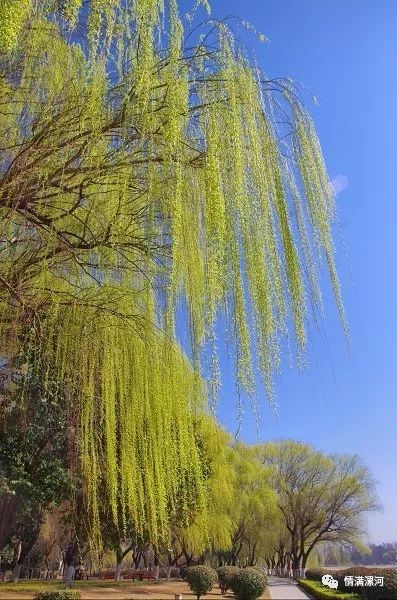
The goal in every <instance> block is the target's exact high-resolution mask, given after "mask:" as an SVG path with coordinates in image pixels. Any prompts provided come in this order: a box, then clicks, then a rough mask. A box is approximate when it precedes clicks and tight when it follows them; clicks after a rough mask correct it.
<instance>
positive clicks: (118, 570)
mask: <svg viewBox="0 0 397 600" xmlns="http://www.w3.org/2000/svg"><path fill="white" fill-rule="evenodd" d="M114 580H115V581H120V580H121V562H118V563H116V570H115V572H114Z"/></svg>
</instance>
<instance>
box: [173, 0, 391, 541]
mask: <svg viewBox="0 0 397 600" xmlns="http://www.w3.org/2000/svg"><path fill="white" fill-rule="evenodd" d="M183 4H185V3H183ZM212 7H213V13H214V15H215V16H218V17H220V16H225V15H226V14H229V13H234V14H236V15H238V16H240V17H242V18H244V19H246V20H248V21H250V22H251V23H252V24H253V25H255V27H256V28H257V29H258V30H260V31H261V32H263V33H264V34H265V35H266V36H267V37H268V38H269V43H266V44H258V45H257V46H256V52H257V56H258V62H259V64H260V66H261V67H262V68H263V69H264V70H265V72H266V73H267V74H268V75H269V76H271V77H275V76H290V77H292V78H293V79H295V80H296V81H298V82H301V83H303V84H305V85H306V86H307V87H308V88H309V89H310V90H311V91H312V92H313V93H314V94H315V95H316V96H317V98H318V99H319V102H320V104H319V106H315V105H314V104H313V105H311V106H310V105H309V106H310V108H311V113H312V115H313V117H314V119H315V123H316V126H317V130H318V133H319V137H320V140H321V143H322V147H323V151H324V154H325V158H326V162H327V166H328V170H329V173H330V176H331V179H334V181H335V185H336V186H339V190H340V191H339V194H338V198H337V200H338V214H339V232H338V231H336V246H337V251H338V256H337V260H338V267H339V271H340V275H341V280H342V284H343V292H344V299H345V303H346V308H347V312H348V318H349V323H350V328H351V345H352V358H351V359H349V356H348V354H347V352H346V346H345V344H344V340H343V334H342V332H341V328H340V326H339V324H338V320H337V316H336V311H335V307H334V305H333V303H332V299H331V297H330V294H329V292H326V315H325V319H324V323H323V327H322V332H320V333H318V332H316V331H314V330H313V331H312V332H311V340H310V347H309V351H308V358H309V363H310V369H308V370H307V371H299V370H298V369H297V368H290V367H289V365H288V361H287V360H286V361H285V362H284V367H283V372H282V374H281V376H280V377H279V378H278V380H277V401H278V405H279V409H278V417H277V419H276V418H275V416H274V413H273V412H272V410H271V409H270V407H269V406H268V405H267V403H266V400H265V399H264V398H263V399H262V421H263V423H262V428H261V432H260V437H261V439H266V440H267V439H275V438H294V439H298V440H302V441H305V442H309V443H312V444H314V445H315V446H316V447H318V448H321V449H323V450H325V451H329V452H335V451H338V452H350V453H358V454H360V455H361V456H362V457H363V458H364V460H365V461H366V463H367V464H368V465H369V467H370V468H371V470H372V472H373V474H374V476H375V478H376V480H377V481H378V495H379V497H380V500H381V502H382V504H383V507H384V510H383V513H381V514H378V515H375V516H371V517H370V518H369V521H368V531H369V538H370V541H374V542H377V543H379V542H381V541H397V506H396V504H397V503H396V498H397V468H396V454H397V453H396V446H397V435H396V431H397V405H396V393H397V372H396V365H395V356H396V351H395V345H396V338H397V324H396V308H397V278H396V261H397V253H396V233H395V231H396V222H397V201H396V192H395V190H396V185H395V176H396V166H397V147H396V139H397V113H396V107H397V11H396V4H395V2H394V1H392V0H378V1H377V2H373V1H372V0H321V1H319V0H250V1H249V2H247V1H246V0H244V1H243V0H231V1H227V2H226V1H225V0H212ZM307 100H308V101H310V100H309V98H307ZM342 188H344V189H342ZM342 239H344V242H345V244H343V243H342ZM323 281H324V289H325V290H327V282H326V277H325V276H324V278H323ZM221 363H222V371H223V387H222V392H221V402H220V407H219V419H220V421H221V422H222V423H223V424H225V425H226V426H227V427H228V428H229V429H231V430H235V428H236V412H235V410H234V411H233V410H232V409H231V406H232V405H233V404H234V402H235V393H234V384H233V381H232V378H231V376H230V372H229V367H228V365H227V362H226V358H225V356H223V355H222V356H221ZM241 435H242V437H243V439H245V440H247V441H255V439H256V431H255V422H254V419H253V418H252V416H251V415H250V412H249V409H248V408H247V412H246V414H245V416H244V424H243V428H242V434H241Z"/></svg>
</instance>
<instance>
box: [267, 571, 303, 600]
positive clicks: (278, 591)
mask: <svg viewBox="0 0 397 600" xmlns="http://www.w3.org/2000/svg"><path fill="white" fill-rule="evenodd" d="M268 584H269V591H270V597H271V598H272V600H273V599H275V600H277V599H278V600H295V599H296V600H301V599H302V598H311V596H309V595H308V594H307V593H306V592H304V591H303V590H302V588H300V587H298V584H297V583H295V581H293V580H292V579H282V578H280V577H269V580H268Z"/></svg>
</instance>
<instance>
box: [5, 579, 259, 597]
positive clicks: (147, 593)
mask: <svg viewBox="0 0 397 600" xmlns="http://www.w3.org/2000/svg"><path fill="white" fill-rule="evenodd" d="M50 585H51V584H48V586H49V588H50ZM45 586H46V584H45V583H44V582H40V583H39V584H31V585H29V584H28V583H25V582H21V583H19V584H1V583H0V600H32V599H33V597H34V594H35V593H36V592H37V591H39V587H40V591H42V590H43V589H45ZM29 588H30V589H29ZM74 589H77V590H79V591H80V593H81V598H82V600H141V599H142V600H143V599H144V598H145V599H146V600H171V599H172V600H174V599H175V594H182V598H183V600H193V599H194V598H195V595H194V594H192V592H191V591H190V589H189V587H188V585H187V584H186V583H185V582H183V581H170V582H159V583H143V584H139V585H137V584H133V583H128V582H120V583H117V584H115V583H114V582H111V581H109V582H104V581H101V582H95V581H92V582H83V583H82V584H80V583H76V585H75V586H74ZM221 598H224V599H225V600H226V599H229V598H234V596H233V594H226V595H225V596H222V595H221V592H220V590H219V588H218V587H215V588H214V589H213V590H212V592H211V594H207V595H206V596H205V597H203V600H215V599H217V600H220V599H221ZM261 598H262V599H268V598H270V595H269V594H268V591H266V592H265V594H264V595H263V596H261Z"/></svg>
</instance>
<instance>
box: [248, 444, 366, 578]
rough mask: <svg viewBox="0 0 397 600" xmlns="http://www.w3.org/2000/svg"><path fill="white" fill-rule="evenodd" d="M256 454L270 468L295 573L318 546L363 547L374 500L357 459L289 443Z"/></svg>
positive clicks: (304, 565) (266, 445)
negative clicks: (367, 521)
mask: <svg viewBox="0 0 397 600" xmlns="http://www.w3.org/2000/svg"><path fill="white" fill-rule="evenodd" d="M258 452H259V454H260V456H261V457H262V460H263V463H264V464H266V465H269V466H272V467H273V469H274V476H273V479H272V481H273V485H274V488H275V490H276V492H277V495H278V506H279V510H280V511H281V514H282V518H283V521H284V524H285V527H286V528H287V530H288V532H289V534H290V540H291V555H292V560H293V567H294V571H295V572H298V571H299V570H300V569H303V568H305V567H306V565H307V561H308V558H309V556H310V553H311V552H312V551H313V549H314V548H315V547H316V546H317V545H318V544H319V543H320V542H324V541H330V542H339V543H345V544H353V545H356V546H358V547H360V545H362V534H363V532H364V524H363V517H364V516H365V515H366V514H367V512H368V511H372V510H375V509H376V508H377V501H376V497H375V494H374V483H373V479H372V477H371V475H370V473H369V471H368V469H367V467H366V466H364V465H363V464H362V462H361V460H360V459H359V457H358V456H349V455H325V454H322V453H321V452H318V451H316V450H314V449H313V448H312V447H311V446H309V445H307V444H302V443H299V442H292V441H283V442H276V443H268V444H265V445H264V446H262V447H259V448H258Z"/></svg>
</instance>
